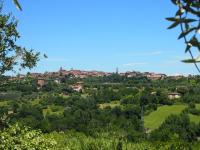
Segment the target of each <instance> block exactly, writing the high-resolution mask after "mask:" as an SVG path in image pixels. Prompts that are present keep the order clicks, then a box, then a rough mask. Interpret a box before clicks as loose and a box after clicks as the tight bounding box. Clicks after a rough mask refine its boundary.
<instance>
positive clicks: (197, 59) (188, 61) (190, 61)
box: [182, 55, 200, 63]
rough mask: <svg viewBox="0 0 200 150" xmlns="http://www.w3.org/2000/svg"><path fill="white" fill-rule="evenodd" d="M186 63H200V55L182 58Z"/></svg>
mask: <svg viewBox="0 0 200 150" xmlns="http://www.w3.org/2000/svg"><path fill="white" fill-rule="evenodd" d="M182 62H184V63H200V55H199V56H198V57H197V58H196V59H186V60H182Z"/></svg>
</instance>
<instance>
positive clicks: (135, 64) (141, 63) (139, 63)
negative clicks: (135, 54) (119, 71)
mask: <svg viewBox="0 0 200 150" xmlns="http://www.w3.org/2000/svg"><path fill="white" fill-rule="evenodd" d="M148 64H149V63H147V62H132V63H127V64H123V65H122V66H123V67H133V66H143V65H148Z"/></svg>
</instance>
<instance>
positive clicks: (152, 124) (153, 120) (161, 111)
mask: <svg viewBox="0 0 200 150" xmlns="http://www.w3.org/2000/svg"><path fill="white" fill-rule="evenodd" d="M186 107H187V106H186V105H172V106H161V107H158V109H157V110H156V111H154V112H152V113H150V114H149V115H148V116H145V117H144V126H145V128H146V129H149V130H154V129H156V128H158V127H159V126H160V125H161V124H162V123H163V122H164V121H165V119H166V118H167V117H168V116H170V115H172V114H180V113H181V112H182V111H183V110H184V109H185V108H186Z"/></svg>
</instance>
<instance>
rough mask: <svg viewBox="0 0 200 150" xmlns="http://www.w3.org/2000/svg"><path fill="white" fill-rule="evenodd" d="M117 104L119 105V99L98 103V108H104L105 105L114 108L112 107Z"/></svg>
mask: <svg viewBox="0 0 200 150" xmlns="http://www.w3.org/2000/svg"><path fill="white" fill-rule="evenodd" d="M117 106H120V102H119V101H112V102H110V103H103V104H99V108H101V109H104V108H106V107H111V108H114V107H117Z"/></svg>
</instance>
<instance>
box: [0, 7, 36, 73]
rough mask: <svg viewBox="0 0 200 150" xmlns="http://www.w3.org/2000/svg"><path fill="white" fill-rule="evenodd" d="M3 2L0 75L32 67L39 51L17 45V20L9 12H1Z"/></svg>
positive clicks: (0, 27)
mask: <svg viewBox="0 0 200 150" xmlns="http://www.w3.org/2000/svg"><path fill="white" fill-rule="evenodd" d="M2 7H3V4H1V6H0V75H2V74H4V73H5V72H6V71H10V70H12V71H14V70H15V67H16V66H18V67H19V69H20V70H21V69H24V68H29V69H31V68H33V67H34V66H36V64H37V62H38V61H39V56H40V53H39V52H34V50H33V49H31V50H28V49H26V48H25V47H22V46H19V45H18V44H17V40H18V39H19V38H20V34H19V32H18V31H17V25H18V21H16V19H15V18H14V17H13V16H12V15H11V14H3V12H2Z"/></svg>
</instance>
